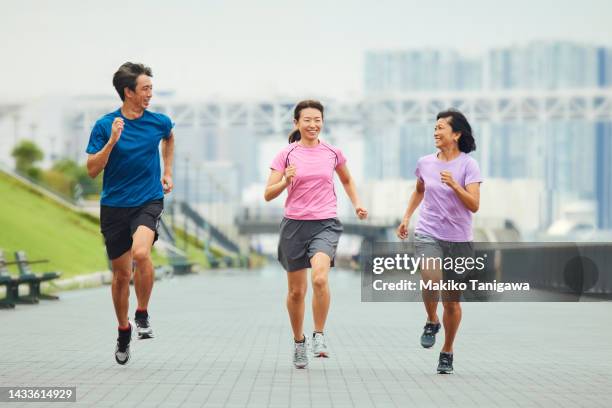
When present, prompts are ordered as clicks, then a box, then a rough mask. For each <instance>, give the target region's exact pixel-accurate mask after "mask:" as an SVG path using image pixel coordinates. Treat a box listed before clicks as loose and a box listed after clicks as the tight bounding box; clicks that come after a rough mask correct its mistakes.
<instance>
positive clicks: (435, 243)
mask: <svg viewBox="0 0 612 408" xmlns="http://www.w3.org/2000/svg"><path fill="white" fill-rule="evenodd" d="M414 250H415V254H414V255H415V256H417V257H420V256H423V257H424V258H440V259H442V260H444V259H447V258H451V259H452V260H453V263H456V262H457V260H458V258H474V256H475V253H474V243H473V242H472V241H466V242H451V241H443V240H441V239H437V238H434V237H431V236H429V235H424V234H419V233H415V234H414ZM442 264H443V263H442ZM442 270H443V272H444V274H443V277H444V279H445V280H451V279H452V280H456V281H466V280H467V279H468V278H469V277H470V276H471V275H472V273H471V272H472V271H468V270H461V269H458V270H454V269H446V268H442Z"/></svg>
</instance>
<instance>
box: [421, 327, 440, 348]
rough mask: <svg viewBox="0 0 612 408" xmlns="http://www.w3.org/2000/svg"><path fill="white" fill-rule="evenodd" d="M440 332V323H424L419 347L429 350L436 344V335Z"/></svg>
mask: <svg viewBox="0 0 612 408" xmlns="http://www.w3.org/2000/svg"><path fill="white" fill-rule="evenodd" d="M439 331H440V322H438V323H425V327H424V329H423V334H422V335H421V346H423V347H425V348H430V347H432V346H433V345H434V344H436V334H437V333H438V332H439Z"/></svg>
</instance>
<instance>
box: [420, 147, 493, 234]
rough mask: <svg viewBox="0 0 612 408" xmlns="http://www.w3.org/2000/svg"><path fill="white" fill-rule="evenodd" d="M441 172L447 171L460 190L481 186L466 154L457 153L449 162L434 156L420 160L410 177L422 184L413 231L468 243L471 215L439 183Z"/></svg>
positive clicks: (478, 170)
mask: <svg viewBox="0 0 612 408" xmlns="http://www.w3.org/2000/svg"><path fill="white" fill-rule="evenodd" d="M441 171H450V172H451V174H452V175H453V179H455V181H456V182H457V183H459V185H461V186H462V187H464V188H465V186H466V185H468V184H471V183H482V178H481V176H480V168H479V167H478V163H477V162H476V160H474V159H473V158H472V157H470V156H469V155H468V154H466V153H463V152H461V154H460V155H459V156H458V157H456V158H455V159H453V160H451V161H449V162H445V161H442V160H440V159H438V157H437V153H434V154H430V155H427V156H423V157H421V158H420V159H419V161H418V162H417V168H416V171H415V172H414V174H415V175H416V176H417V178H419V179H421V180H423V182H424V183H425V197H424V198H423V202H422V203H421V210H420V213H419V221H418V223H417V226H416V228H415V232H417V233H419V234H424V235H429V236H431V237H434V238H436V239H440V240H443V241H452V242H466V241H471V240H472V239H473V234H472V212H471V211H470V210H468V209H467V207H466V206H465V205H464V204H463V203H462V202H461V200H459V197H457V194H455V192H454V191H453V189H452V188H450V187H449V186H447V185H446V184H444V183H442V181H440V172H441Z"/></svg>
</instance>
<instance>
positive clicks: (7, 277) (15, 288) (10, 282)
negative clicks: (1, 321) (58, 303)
mask: <svg viewBox="0 0 612 408" xmlns="http://www.w3.org/2000/svg"><path fill="white" fill-rule="evenodd" d="M14 264H16V262H7V261H6V258H5V257H4V251H3V250H1V249H0V286H5V287H6V295H5V297H4V298H3V299H0V308H14V307H15V305H16V304H20V303H21V304H34V303H38V298H37V297H35V296H30V295H29V294H28V295H26V296H19V285H21V284H22V283H27V282H26V281H24V280H22V279H20V278H16V277H13V276H11V274H10V272H9V270H8V267H7V266H8V265H14Z"/></svg>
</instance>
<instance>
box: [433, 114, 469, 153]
mask: <svg viewBox="0 0 612 408" xmlns="http://www.w3.org/2000/svg"><path fill="white" fill-rule="evenodd" d="M442 118H444V119H446V118H450V120H449V121H448V123H449V124H450V125H451V128H452V129H453V132H459V133H461V136H460V137H459V150H461V151H462V152H464V153H469V152H473V151H474V150H476V140H474V135H473V134H472V126H470V122H468V120H467V119H466V117H465V115H464V114H463V113H461V112H459V111H458V110H456V109H452V108H451V109H447V110H445V111H442V112H440V113H438V116H437V117H436V120H438V119H442Z"/></svg>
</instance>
